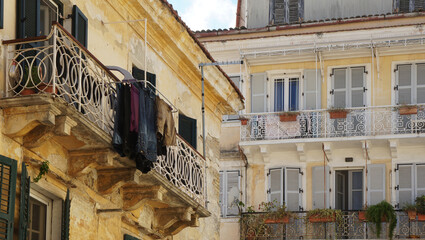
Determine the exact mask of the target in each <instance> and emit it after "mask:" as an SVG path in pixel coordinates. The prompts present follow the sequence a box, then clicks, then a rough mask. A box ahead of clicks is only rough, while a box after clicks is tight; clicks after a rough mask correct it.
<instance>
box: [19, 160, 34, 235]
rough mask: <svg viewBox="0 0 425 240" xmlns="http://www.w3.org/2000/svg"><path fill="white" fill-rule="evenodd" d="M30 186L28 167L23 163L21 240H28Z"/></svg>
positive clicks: (20, 207)
mask: <svg viewBox="0 0 425 240" xmlns="http://www.w3.org/2000/svg"><path fill="white" fill-rule="evenodd" d="M30 184H31V178H30V177H29V176H28V171H27V167H26V166H25V163H22V172H21V202H20V205H19V240H26V239H27V234H28V231H27V229H28V223H29V213H30V211H29V209H30Z"/></svg>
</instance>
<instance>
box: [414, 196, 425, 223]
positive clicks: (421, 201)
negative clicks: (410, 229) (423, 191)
mask: <svg viewBox="0 0 425 240" xmlns="http://www.w3.org/2000/svg"><path fill="white" fill-rule="evenodd" d="M415 203H416V211H417V213H418V221H425V195H422V196H420V197H417V198H416V199H415Z"/></svg>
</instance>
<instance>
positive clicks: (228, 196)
mask: <svg viewBox="0 0 425 240" xmlns="http://www.w3.org/2000/svg"><path fill="white" fill-rule="evenodd" d="M242 2H243V3H244V4H245V3H246V1H242ZM248 2H250V1H248ZM299 2H303V4H304V3H305V4H307V1H299ZM325 2H335V1H325ZM253 4H254V5H255V4H261V3H259V2H257V3H253ZM371 4H373V3H371ZM242 5H243V4H242ZM270 6H272V5H270ZM275 6H277V5H275ZM300 6H301V5H298V7H300ZM415 6H416V5H415ZM309 7H311V6H309ZM341 8H342V7H341ZM304 9H307V6H305V8H304ZM254 10H255V11H257V10H258V9H257V10H256V9H254ZM254 10H253V9H251V8H250V7H249V6H248V10H247V11H248V15H243V13H244V11H241V13H242V15H243V16H245V17H246V16H248V17H249V11H254ZM258 11H260V10H258ZM289 11H291V10H289ZM353 11H355V10H353ZM267 14H268V12H267ZM335 14H337V13H335ZM255 17H258V16H257V15H255ZM255 17H254V18H255ZM273 17H276V15H273ZM319 20H320V19H318V20H317V21H306V22H303V21H302V19H301V20H300V21H298V20H297V21H296V22H294V23H289V24H281V25H279V24H272V23H269V25H267V26H265V27H261V26H257V28H248V29H247V28H237V29H229V30H209V31H202V32H197V36H198V38H199V39H200V41H201V42H202V43H203V44H204V45H205V47H206V48H207V49H208V50H209V51H210V52H211V54H212V55H213V56H214V58H216V59H217V60H220V61H226V60H243V62H244V64H243V65H242V66H237V67H236V66H232V67H226V68H224V70H225V71H226V73H227V74H228V75H229V76H230V77H231V78H232V80H234V81H235V83H237V85H238V86H239V88H240V89H241V92H242V93H243V95H244V96H245V97H246V109H245V110H243V111H241V112H239V114H238V115H236V116H235V115H231V116H226V117H225V118H224V121H223V125H222V132H223V135H222V138H221V142H220V144H221V153H222V155H221V161H220V169H221V177H222V191H221V199H220V200H221V206H222V219H221V239H238V238H240V239H250V237H255V236H256V237H260V238H261V237H266V236H274V237H277V238H286V239H299V238H300V237H302V238H316V239H317V238H319V239H321V238H326V239H327V238H335V239H341V238H352V239H364V238H367V239H370V238H376V235H373V234H374V232H373V229H372V228H371V227H370V226H369V225H368V224H365V223H362V222H361V221H359V220H358V211H359V210H361V209H362V208H364V206H371V205H374V204H377V203H379V202H381V201H383V200H385V201H387V202H389V203H390V204H392V205H393V206H394V207H395V208H396V209H399V210H400V212H397V214H399V215H398V217H397V219H398V225H397V228H396V229H395V233H394V234H395V236H396V237H397V238H408V237H409V236H411V235H415V236H421V237H424V234H425V233H424V232H423V231H422V230H420V229H413V227H412V226H417V227H421V226H423V223H422V222H415V221H416V220H415V221H413V222H410V223H409V221H408V220H407V215H403V214H406V213H404V212H402V211H401V209H402V208H403V207H404V206H406V204H413V203H414V201H415V198H416V197H419V196H422V195H424V194H425V192H423V187H425V185H424V184H423V183H424V181H423V177H422V175H423V174H424V173H425V161H424V159H423V157H422V156H423V154H424V151H423V149H424V141H423V137H424V135H423V126H424V116H423V104H424V103H425V99H424V97H423V96H425V95H424V92H422V84H423V82H424V79H425V78H424V76H425V74H424V73H423V72H422V71H423V70H422V69H423V67H424V66H425V65H423V63H425V58H424V57H425V55H424V45H423V41H422V39H423V38H424V35H423V28H422V26H423V22H424V21H425V17H424V16H423V14H422V13H420V12H417V13H405V14H399V13H397V12H394V13H391V14H382V15H374V16H369V17H366V16H363V17H360V16H358V17H352V18H340V19H327V20H324V19H323V20H320V21H319ZM247 21H248V23H249V22H250V19H248V20H247ZM265 25H266V24H265ZM263 26H264V25H263ZM412 109H413V110H412ZM406 110H412V111H410V112H405V111H406ZM340 113H342V115H338V114H340ZM232 189H235V190H232ZM271 201H275V202H276V203H277V204H278V205H281V204H285V205H286V207H287V210H290V211H296V212H297V213H296V214H297V216H298V217H300V218H298V219H292V220H289V223H287V224H264V225H261V226H262V227H261V228H259V227H258V226H255V224H253V222H252V218H251V220H250V218H249V216H251V215H249V213H243V214H242V216H245V217H242V219H241V220H240V211H242V212H246V211H249V210H254V211H259V212H261V209H259V205H261V203H266V202H271ZM238 203H240V204H242V203H243V205H244V207H241V206H240V205H239V209H238ZM248 207H251V209H249V208H248ZM319 208H331V209H340V210H342V211H343V215H344V218H343V223H342V224H343V226H345V227H343V226H339V227H337V228H335V226H336V225H332V224H328V225H326V224H325V225H323V224H322V223H314V224H307V223H306V222H305V221H307V220H304V219H305V218H303V217H305V216H306V214H307V213H306V211H309V210H312V209H319ZM244 214H245V215H244ZM254 216H255V215H254ZM244 219H245V220H244ZM307 222H308V221H307ZM250 224H251V225H250ZM320 224H322V225H320ZM409 224H411V225H409ZM415 224H418V225H415ZM256 227H257V228H256ZM227 236H232V238H228V237H227ZM381 237H382V236H381Z"/></svg>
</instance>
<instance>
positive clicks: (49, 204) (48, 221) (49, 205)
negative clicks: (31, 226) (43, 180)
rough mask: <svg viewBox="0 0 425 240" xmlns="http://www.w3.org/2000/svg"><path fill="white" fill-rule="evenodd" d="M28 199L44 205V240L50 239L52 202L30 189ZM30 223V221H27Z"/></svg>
mask: <svg viewBox="0 0 425 240" xmlns="http://www.w3.org/2000/svg"><path fill="white" fill-rule="evenodd" d="M30 197H31V198H34V199H35V200H37V201H39V202H41V203H43V204H45V205H46V240H51V239H52V222H53V221H52V208H53V200H52V199H50V198H47V197H46V196H44V195H43V194H41V193H40V192H38V191H36V190H34V189H30ZM29 221H31V219H29Z"/></svg>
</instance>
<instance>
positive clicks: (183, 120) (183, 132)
mask: <svg viewBox="0 0 425 240" xmlns="http://www.w3.org/2000/svg"><path fill="white" fill-rule="evenodd" d="M179 134H180V136H182V138H183V139H184V140H186V141H187V142H188V143H189V144H190V145H192V147H194V148H195V149H196V119H194V118H190V117H187V116H185V115H182V114H180V115H179Z"/></svg>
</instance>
